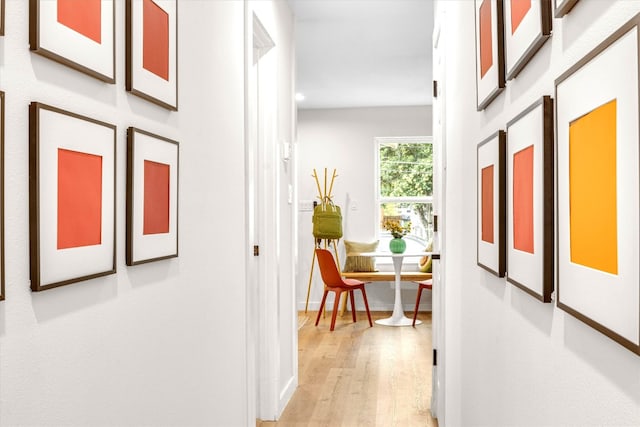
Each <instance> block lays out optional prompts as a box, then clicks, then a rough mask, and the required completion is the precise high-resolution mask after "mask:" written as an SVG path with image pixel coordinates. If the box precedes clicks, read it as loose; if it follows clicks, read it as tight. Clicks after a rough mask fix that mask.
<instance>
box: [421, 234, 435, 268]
mask: <svg viewBox="0 0 640 427" xmlns="http://www.w3.org/2000/svg"><path fill="white" fill-rule="evenodd" d="M432 250H433V241H431V242H429V244H428V245H427V247H426V248H424V251H425V252H431V251H432ZM432 263H433V260H432V259H431V255H425V256H423V257H422V258H420V261H418V267H419V268H420V272H422V273H431V267H432Z"/></svg>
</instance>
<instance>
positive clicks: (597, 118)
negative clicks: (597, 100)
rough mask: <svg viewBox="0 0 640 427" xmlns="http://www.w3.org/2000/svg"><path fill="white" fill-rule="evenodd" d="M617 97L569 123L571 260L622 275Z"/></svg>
mask: <svg viewBox="0 0 640 427" xmlns="http://www.w3.org/2000/svg"><path fill="white" fill-rule="evenodd" d="M616 107H617V105H616V100H615V99H614V100H613V101H610V102H608V103H606V104H604V105H601V106H600V107H598V108H596V109H595V110H593V111H591V112H589V113H588V114H586V115H584V116H582V117H580V118H579V119H576V120H575V121H573V122H571V124H570V125H569V211H570V213H569V217H570V218H569V220H570V245H571V262H574V263H576V264H580V265H584V266H586V267H590V268H593V269H596V270H600V271H604V272H606V273H611V274H616V275H617V274H618V221H617V214H618V210H617V181H616Z"/></svg>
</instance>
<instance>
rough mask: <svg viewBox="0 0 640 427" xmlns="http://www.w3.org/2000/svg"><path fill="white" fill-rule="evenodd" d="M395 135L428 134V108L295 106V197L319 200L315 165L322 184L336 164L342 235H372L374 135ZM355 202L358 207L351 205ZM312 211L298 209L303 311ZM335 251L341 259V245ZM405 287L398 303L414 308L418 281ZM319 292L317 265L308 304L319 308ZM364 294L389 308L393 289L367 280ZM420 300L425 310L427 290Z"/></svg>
mask: <svg viewBox="0 0 640 427" xmlns="http://www.w3.org/2000/svg"><path fill="white" fill-rule="evenodd" d="M393 136H431V107H430V106H417V107H378V108H340V109H308V110H304V109H302V110H298V133H297V145H298V147H297V149H298V153H299V154H298V166H297V167H298V197H299V199H300V202H301V203H303V202H304V201H313V200H314V199H316V200H317V196H318V190H317V186H316V183H315V181H314V179H313V178H312V173H313V169H314V168H315V169H316V171H317V172H318V175H319V178H320V183H321V185H323V182H324V168H327V169H328V172H327V174H328V181H330V178H331V174H332V173H333V169H334V168H335V169H336V170H337V174H338V177H337V178H336V180H335V183H334V187H333V194H334V202H335V203H336V204H337V205H339V206H340V208H341V209H342V221H343V232H344V237H343V239H346V240H354V241H361V242H370V241H373V240H375V239H376V231H377V226H376V224H375V210H376V208H375V189H374V182H375V169H374V151H375V150H374V147H375V141H374V138H376V137H393ZM354 206H355V207H356V210H353V209H352V208H353V207H354ZM312 216H313V212H310V211H299V212H298V221H299V227H298V233H299V236H298V237H299V238H298V257H299V262H298V271H297V275H296V284H297V285H296V287H297V304H298V309H299V310H304V306H305V299H306V295H307V287H308V282H309V271H310V269H311V262H312V259H313V258H312V257H313V248H314V243H313V235H312V224H311V218H312ZM338 251H339V253H340V257H341V258H342V259H344V247H343V246H342V245H340V247H339V249H338ZM342 264H343V261H342ZM390 269H391V270H392V267H390ZM408 287H409V290H406V291H403V292H402V302H403V305H404V306H405V307H406V309H408V310H413V307H414V305H415V295H416V285H412V286H408ZM322 291H323V285H322V280H321V278H320V272H319V271H318V270H317V267H316V270H315V272H314V275H313V283H312V285H311V295H310V297H309V308H310V309H313V310H317V309H318V308H319V307H320V300H321V299H322ZM367 298H368V300H369V306H370V308H371V309H372V310H392V309H393V301H394V293H393V289H392V288H391V286H390V285H389V283H388V282H376V283H373V284H371V285H368V286H367ZM422 301H423V302H424V303H425V304H424V305H421V306H423V307H424V308H425V309H428V308H429V307H430V302H429V301H430V292H428V291H426V292H423V297H422ZM356 305H361V300H360V299H359V298H356ZM330 307H331V306H330ZM363 308H364V306H363Z"/></svg>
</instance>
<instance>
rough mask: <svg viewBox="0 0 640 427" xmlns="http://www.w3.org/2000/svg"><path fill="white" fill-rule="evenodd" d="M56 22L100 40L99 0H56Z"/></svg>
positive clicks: (100, 11)
mask: <svg viewBox="0 0 640 427" xmlns="http://www.w3.org/2000/svg"><path fill="white" fill-rule="evenodd" d="M57 1H58V22H59V23H61V24H62V25H64V26H65V27H69V28H71V29H72V30H73V31H75V32H77V33H80V34H82V35H83V36H85V37H88V38H90V39H91V40H93V41H94V42H96V43H101V42H102V16H101V13H102V10H101V7H102V4H101V0H57Z"/></svg>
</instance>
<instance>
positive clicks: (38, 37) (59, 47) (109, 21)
mask: <svg viewBox="0 0 640 427" xmlns="http://www.w3.org/2000/svg"><path fill="white" fill-rule="evenodd" d="M3 11H4V8H3ZM115 39H116V38H115V2H114V0H83V1H76V0H29V46H30V49H31V50H32V51H34V52H35V53H38V54H40V55H43V56H46V57H47V58H49V59H53V60H54V61H57V62H60V63H61V64H64V65H67V66H69V67H72V68H75V69H76V70H79V71H82V72H83V73H86V74H88V75H90V76H92V77H95V78H97V79H100V80H103V81H105V82H107V83H115V81H116V79H115V70H116V61H115Z"/></svg>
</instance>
